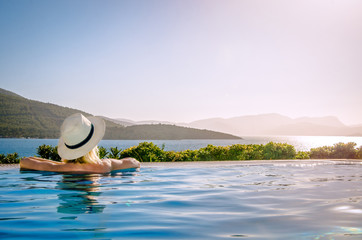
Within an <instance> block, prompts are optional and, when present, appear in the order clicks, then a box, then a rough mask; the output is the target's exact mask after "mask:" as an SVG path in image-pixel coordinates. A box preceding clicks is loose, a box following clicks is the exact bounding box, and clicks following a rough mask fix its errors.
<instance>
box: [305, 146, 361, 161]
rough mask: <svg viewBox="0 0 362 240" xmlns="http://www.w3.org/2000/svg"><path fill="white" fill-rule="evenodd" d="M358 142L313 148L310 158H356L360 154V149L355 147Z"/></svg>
mask: <svg viewBox="0 0 362 240" xmlns="http://www.w3.org/2000/svg"><path fill="white" fill-rule="evenodd" d="M356 145H357V144H356V143H353V142H349V143H336V144H334V145H333V146H324V147H318V148H312V149H311V150H310V158H313V159H318V158H319V159H334V158H335V159H344V158H347V159H355V158H358V156H359V151H360V150H357V149H355V146H356Z"/></svg>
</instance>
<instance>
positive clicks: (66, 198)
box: [57, 174, 106, 214]
mask: <svg viewBox="0 0 362 240" xmlns="http://www.w3.org/2000/svg"><path fill="white" fill-rule="evenodd" d="M100 179H101V176H100V175H96V174H87V175H84V174H69V175H67V174H64V175H63V176H62V180H61V181H59V182H58V183H57V185H58V189H61V190H65V191H63V192H62V193H59V194H58V198H59V200H60V203H59V206H58V208H57V211H58V213H67V214H92V213H102V212H103V210H104V208H105V207H106V205H103V204H100V203H99V202H98V200H97V199H98V197H99V196H100V195H101V194H102V192H101V191H100V188H101V186H100V184H99V180H100Z"/></svg>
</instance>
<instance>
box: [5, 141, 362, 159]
mask: <svg viewBox="0 0 362 240" xmlns="http://www.w3.org/2000/svg"><path fill="white" fill-rule="evenodd" d="M141 142H153V143H154V144H156V145H157V146H159V147H160V148H162V149H164V150H166V151H183V150H187V149H190V150H196V149H200V148H203V147H206V146H207V145H209V144H211V145H214V146H230V145H233V144H266V143H268V142H279V143H288V144H291V145H293V146H294V147H295V149H296V150H297V151H309V150H310V149H311V148H316V147H322V146H333V145H334V144H336V143H339V142H343V143H348V142H354V143H356V147H360V146H362V137H345V136H244V137H243V138H242V139H237V140H215V139H199V140H195V139H192V140H187V139H185V140H102V141H101V142H100V143H99V146H102V147H105V148H107V149H109V148H111V147H117V148H118V149H122V150H124V149H127V148H130V147H132V146H137V145H138V144H139V143H141ZM43 144H46V145H51V146H57V144H58V139H25V138H0V154H10V153H15V152H16V153H18V154H19V156H20V157H26V156H35V155H36V154H37V148H38V147H39V146H40V145H43Z"/></svg>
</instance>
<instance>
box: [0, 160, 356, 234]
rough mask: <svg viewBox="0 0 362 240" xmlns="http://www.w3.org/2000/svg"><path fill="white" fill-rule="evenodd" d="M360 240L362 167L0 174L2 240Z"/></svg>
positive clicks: (280, 165) (168, 167) (229, 165)
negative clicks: (103, 173) (88, 173)
mask: <svg viewBox="0 0 362 240" xmlns="http://www.w3.org/2000/svg"><path fill="white" fill-rule="evenodd" d="M238 238H241V239H362V164H361V162H350V161H309V160H308V161H273V162H266V161H264V162H263V161H261V162H260V161H249V162H225V163H188V164H147V165H146V164H145V165H143V167H142V168H141V169H140V170H123V171H120V172H116V173H112V174H106V175H99V174H91V175H74V174H73V175H70V174H57V173H46V172H31V171H23V172H20V171H19V169H18V168H6V169H4V168H3V169H2V170H0V239H238Z"/></svg>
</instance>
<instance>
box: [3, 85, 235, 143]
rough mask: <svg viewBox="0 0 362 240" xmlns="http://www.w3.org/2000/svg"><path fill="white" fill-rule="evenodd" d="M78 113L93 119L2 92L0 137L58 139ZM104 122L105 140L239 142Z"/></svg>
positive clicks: (191, 132) (160, 126)
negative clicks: (64, 126) (67, 120)
mask: <svg viewBox="0 0 362 240" xmlns="http://www.w3.org/2000/svg"><path fill="white" fill-rule="evenodd" d="M77 112H80V113H82V114H83V115H85V116H91V114H89V113H86V112H83V111H80V110H77V109H72V108H67V107H61V106H58V105H55V104H51V103H43V102H39V101H34V100H30V99H26V98H24V97H22V96H20V95H17V94H15V93H12V92H10V91H7V90H4V89H1V88H0V137H15V138H19V137H30V138H58V137H59V128H60V126H61V124H62V122H63V121H64V119H65V118H66V117H68V116H69V115H71V114H74V113H77ZM103 118H104V119H105V122H106V126H107V128H106V133H105V136H104V139H137V140H157V139H240V137H236V136H232V135H230V134H224V133H220V132H215V131H209V130H200V129H192V128H190V127H180V126H174V125H163V124H157V125H134V126H122V125H120V124H121V123H120V121H119V120H118V121H117V120H114V119H113V120H112V119H110V118H106V117H103Z"/></svg>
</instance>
